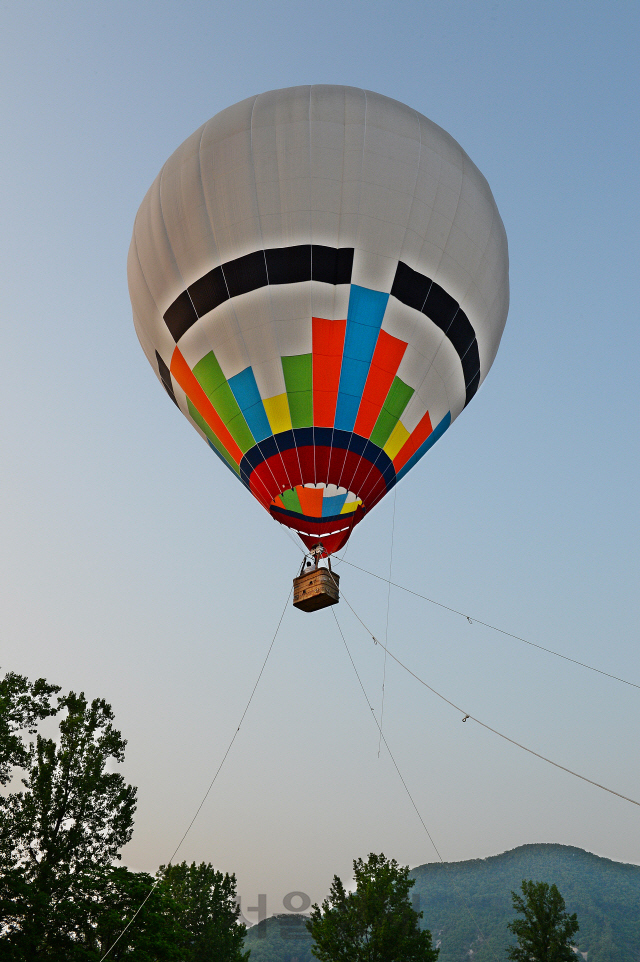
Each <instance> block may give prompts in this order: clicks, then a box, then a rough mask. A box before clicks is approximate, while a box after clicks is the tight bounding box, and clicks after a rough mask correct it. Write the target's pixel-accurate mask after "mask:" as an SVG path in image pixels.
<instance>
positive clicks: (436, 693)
mask: <svg viewBox="0 0 640 962" xmlns="http://www.w3.org/2000/svg"><path fill="white" fill-rule="evenodd" d="M347 563H348V562H347ZM342 597H343V599H344V601H345V602H346V604H347V605H348V606H349V608H350V609H351V611H352V612H353V614H354V615H355V617H356V618H357V619H358V621H359V622H360V624H361V625H362V627H363V628H364V630H365V631H366V632H367V634H368V635H370V637H371V638H372V639H373V641H374V642H375V643H376V644H377V645H380V647H381V648H384V649H385V651H386V652H387V654H388V655H389V657H390V658H393V660H394V661H395V662H396V663H397V664H398V665H400V667H401V668H404V670H405V671H406V672H408V673H409V674H410V675H412V676H413V678H415V679H416V681H419V682H420V684H421V685H424V687H425V688H428V689H429V691H430V692H432V693H433V694H434V695H437V696H438V698H440V699H441V700H442V701H444V702H446V703H447V705H451V707H452V708H455V710H456V711H458V712H460V714H461V715H463V716H464V717H463V719H462V720H463V721H464V722H466V721H467V720H468V719H470V720H471V721H474V722H476V724H478V725H480V726H481V727H482V728H486V729H487V731H490V732H493V734H494V735H498V736H499V737H500V738H503V739H504V740H505V741H507V742H510V743H511V744H512V745H515V746H516V747H517V748H521V749H522V750H523V751H525V752H528V753H529V754H530V755H535V757H536V758H540V759H542V761H543V762H548V764H549V765H553V766H554V767H555V768H559V769H561V770H562V771H563V772H568V774H569V775H573V776H574V777H575V778H580V779H581V780H582V781H583V782H588V783H589V785H595V787H596V788H601V789H602V791H603V792H609V794H610V795H616V796H617V797H618V798H621V799H623V800H624V801H625V802H631V804H632V805H637V806H638V807H640V802H637V801H636V800H635V799H634V798H629V797H628V796H627V795H622V794H621V793H620V792H615V791H614V790H613V789H612V788H607V786H606V785H601V784H600V782H594V781H593V780H592V779H590V778H587V777H586V776H585V775H579V774H578V772H574V771H573V770H572V769H571V768H566V767H565V766H564V765H560V764H559V763H558V762H554V761H552V760H551V759H550V758H547V757H546V756H545V755H541V754H540V753H539V752H534V751H533V749H532V748H527V746H526V745H521V744H520V742H517V741H515V739H513V738H509V736H508V735H504V734H503V733H502V732H499V731H498V730H497V729H496V728H492V727H491V726H490V725H487V724H486V722H483V721H480V719H479V718H476V717H475V716H474V715H471V714H470V713H469V712H466V711H465V710H464V709H463V708H460V707H459V706H458V705H456V704H455V703H454V702H452V701H450V700H449V699H448V698H445V696H444V695H441V694H440V692H439V691H436V689H435V688H432V687H431V685H428V684H427V683H426V681H423V679H422V678H420V676H419V675H416V673H415V672H414V671H411V669H410V668H408V667H407V666H406V665H405V664H404V663H403V662H401V661H400V659H399V658H396V656H395V655H394V654H393V652H392V651H389V650H388V649H387V647H386V645H383V644H382V642H381V641H379V640H378V639H377V638H376V636H375V635H374V634H373V632H372V631H371V629H370V628H368V627H367V626H366V625H365V623H364V621H363V620H362V618H361V617H360V615H359V614H357V612H356V611H355V610H354V609H353V607H352V605H351V604H350V603H349V601H348V600H347V598H346V597H345V595H344V592H343V593H342ZM383 738H384V736H383ZM385 744H386V742H385Z"/></svg>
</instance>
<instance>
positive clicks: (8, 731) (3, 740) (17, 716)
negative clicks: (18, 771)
mask: <svg viewBox="0 0 640 962" xmlns="http://www.w3.org/2000/svg"><path fill="white" fill-rule="evenodd" d="M59 691H60V688H59V686H58V685H50V684H49V683H48V682H46V681H45V680H44V678H38V679H37V681H34V682H30V681H29V680H28V678H25V677H24V675H16V674H15V672H12V671H10V672H8V673H7V674H6V675H5V676H4V678H1V679H0V785H7V784H8V783H9V782H10V780H11V770H12V768H14V767H16V766H18V767H20V768H25V767H26V765H27V764H28V759H29V750H28V747H27V746H26V745H25V742H24V738H23V737H22V736H21V734H20V733H21V732H22V731H24V730H27V731H28V732H29V734H30V735H35V734H36V730H35V727H34V726H35V725H36V724H37V723H38V722H39V721H42V719H43V718H47V717H49V716H50V715H55V714H56V712H57V710H58V709H57V708H56V707H54V706H53V705H52V704H51V698H52V697H53V695H55V694H57V693H58V692H59Z"/></svg>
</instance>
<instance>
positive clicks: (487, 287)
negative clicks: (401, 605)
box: [129, 86, 508, 553]
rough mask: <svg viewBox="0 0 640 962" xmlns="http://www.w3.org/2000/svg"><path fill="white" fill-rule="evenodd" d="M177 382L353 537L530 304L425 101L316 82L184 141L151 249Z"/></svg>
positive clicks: (153, 218)
mask: <svg viewBox="0 0 640 962" xmlns="http://www.w3.org/2000/svg"><path fill="white" fill-rule="evenodd" d="M129 286H130V293H131V300H132V305H133V312H134V322H135V325H136V331H137V333H138V337H139V339H140V341H141V344H142V346H143V349H144V350H145V353H146V354H147V357H148V359H149V361H150V363H151V364H152V366H153V368H154V369H155V370H156V372H157V374H158V376H159V378H160V380H161V381H162V383H163V384H164V387H165V389H166V391H167V393H168V394H169V395H170V397H171V398H172V400H173V401H174V402H175V404H176V405H177V406H178V407H179V408H180V410H181V411H182V413H183V414H184V415H185V416H186V417H187V418H188V419H189V420H190V421H191V423H192V424H193V425H194V427H195V428H196V430H198V431H199V433H200V434H201V435H202V436H203V437H204V438H205V439H206V441H207V442H208V444H209V445H210V447H211V448H212V450H213V451H215V452H216V454H218V456H219V457H220V458H221V460H222V461H223V462H224V463H225V464H226V465H227V467H229V468H230V470H231V471H233V472H234V473H235V474H236V476H237V477H238V478H239V480H240V481H241V482H242V483H243V484H244V485H245V487H246V488H247V489H248V490H249V491H250V492H251V493H252V494H253V495H254V497H255V498H256V499H257V500H258V501H259V502H260V503H261V504H262V505H263V507H264V508H265V509H266V510H268V511H269V512H270V513H271V515H272V516H273V517H274V518H275V519H276V520H277V521H279V522H280V523H281V524H283V525H286V526H287V527H290V528H292V529H293V530H294V531H296V532H297V533H298V534H299V535H300V537H301V538H302V540H303V541H304V543H305V544H306V545H307V546H309V547H311V546H312V545H314V544H316V543H317V542H318V541H322V542H323V544H324V545H325V548H326V550H327V552H329V553H330V552H332V551H335V550H337V549H338V548H339V547H340V546H341V545H343V544H344V543H345V542H346V540H347V538H348V537H349V535H350V533H351V531H352V530H353V527H354V526H355V525H356V524H358V523H359V521H360V520H362V518H363V517H364V516H365V514H366V513H368V512H369V511H370V510H371V509H372V508H373V507H374V506H375V505H376V504H377V503H378V501H380V499H381V498H382V497H384V495H385V494H386V493H387V492H388V491H389V490H391V488H392V487H393V486H394V485H395V484H396V483H397V481H398V480H399V479H400V478H402V477H403V476H404V474H406V473H407V471H409V470H411V468H412V467H413V466H414V465H415V464H416V463H417V462H418V461H419V460H420V458H421V457H423V455H424V454H425V453H426V452H427V451H428V450H429V448H430V447H431V446H432V445H433V444H434V443H435V441H436V440H437V439H438V438H439V437H441V436H442V434H443V433H444V432H445V431H446V430H447V428H448V427H449V425H450V424H451V422H452V421H453V420H455V418H456V417H457V416H458V415H459V414H460V413H461V411H462V410H463V409H464V407H465V406H466V405H467V404H468V403H469V401H470V400H471V398H472V397H473V396H474V395H475V393H476V391H477V390H478V387H479V385H480V384H481V383H482V380H483V379H484V377H485V376H486V373H487V372H488V370H489V368H490V366H491V364H492V362H493V359H494V357H495V353H496V351H497V348H498V345H499V341H500V337H501V334H502V330H503V328H504V324H505V321H506V314H507V309H508V255H507V244H506V236H505V233H504V228H503V225H502V221H501V220H500V216H499V214H498V211H497V208H496V206H495V202H494V200H493V197H492V195H491V192H490V190H489V187H488V185H487V183H486V181H485V180H484V178H483V177H482V175H481V174H480V172H479V171H478V170H477V168H476V167H475V166H474V165H473V164H472V162H471V161H470V160H469V158H468V157H467V155H466V154H465V153H464V151H463V150H462V148H461V147H460V146H459V145H458V144H456V142H455V141H453V139H452V138H451V137H449V135H448V134H446V133H445V132H444V131H443V130H441V128H439V127H437V126H436V125H435V124H433V123H431V122H430V121H429V120H427V119H426V118H425V117H422V116H421V115H420V114H418V113H416V112H415V111H413V110H410V109H409V108H408V107H405V106H403V105H402V104H399V103H397V102H396V101H392V100H389V99H388V98H385V97H381V96H379V95H377V94H372V93H370V92H369V91H361V90H357V89H355V88H349V87H330V86H313V87H296V88H290V89H285V90H280V91H272V92H270V93H267V94H263V95H261V96H259V97H253V98H250V99H249V100H247V101H243V102H242V103H240V104H236V105H235V106H234V107H230V108H228V110H225V111H222V112H221V113H220V114H218V115H217V116H216V117H214V118H213V119H212V120H211V121H209V122H208V123H207V124H205V125H204V126H203V127H202V128H200V130H198V131H196V133H195V134H193V135H192V137H190V138H189V139H188V140H187V141H185V143H184V144H183V145H182V147H180V148H179V149H178V150H177V151H176V153H175V154H174V155H173V156H172V157H171V158H170V159H169V161H167V163H166V164H165V166H164V168H163V170H162V171H161V173H160V175H159V176H158V178H157V179H156V181H155V183H154V184H153V186H152V187H151V189H150V191H149V192H148V194H147V196H146V198H145V200H144V201H143V203H142V205H141V208H140V210H139V212H138V216H137V218H136V223H135V227H134V232H133V239H132V243H131V249H130V254H129Z"/></svg>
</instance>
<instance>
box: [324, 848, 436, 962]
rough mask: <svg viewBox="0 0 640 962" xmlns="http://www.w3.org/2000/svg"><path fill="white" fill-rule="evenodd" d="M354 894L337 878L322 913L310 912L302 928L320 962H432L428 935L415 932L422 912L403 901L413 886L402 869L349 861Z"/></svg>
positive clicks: (376, 860) (372, 859)
mask: <svg viewBox="0 0 640 962" xmlns="http://www.w3.org/2000/svg"><path fill="white" fill-rule="evenodd" d="M353 873H354V877H355V881H356V889H355V891H354V892H349V893H347V892H346V890H345V888H344V886H343V884H342V882H341V880H340V879H339V878H338V876H337V875H335V876H334V878H333V884H332V885H331V891H330V894H329V897H328V898H326V899H325V900H324V902H323V903H322V907H319V906H318V905H317V904H316V905H314V906H312V910H311V918H310V920H309V922H308V923H307V928H308V930H309V932H310V933H311V935H312V936H313V939H314V942H315V945H314V946H313V948H312V950H311V951H312V952H313V954H314V955H315V957H316V958H317V959H320V962H338V960H339V962H361V960H362V962H365V960H366V962H436V960H437V958H438V949H435V948H434V947H433V945H432V941H431V932H429V931H428V929H425V930H423V931H420V927H419V921H420V919H421V918H422V912H416V911H415V910H414V909H413V907H412V905H411V901H410V899H409V892H410V890H411V887H412V886H413V885H414V884H415V883H414V880H413V879H410V878H409V869H408V867H401V866H399V865H398V863H397V862H396V861H395V859H386V858H385V857H384V855H375V854H371V855H369V858H368V859H367V861H366V862H364V861H363V860H362V859H355V861H354V863H353Z"/></svg>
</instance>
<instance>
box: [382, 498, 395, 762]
mask: <svg viewBox="0 0 640 962" xmlns="http://www.w3.org/2000/svg"><path fill="white" fill-rule="evenodd" d="M397 493H398V488H397V486H396V487H394V489H393V516H392V520H391V547H390V549H389V584H388V586H387V621H386V624H385V629H384V643H385V645H386V644H387V642H388V640H389V610H390V608H391V571H392V568H393V536H394V534H395V530H396V496H397ZM386 683H387V650H386V648H385V652H384V665H383V668H382V705H381V708H380V738H379V739H378V758H380V747H381V745H382V720H383V718H384V694H385V686H386Z"/></svg>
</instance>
